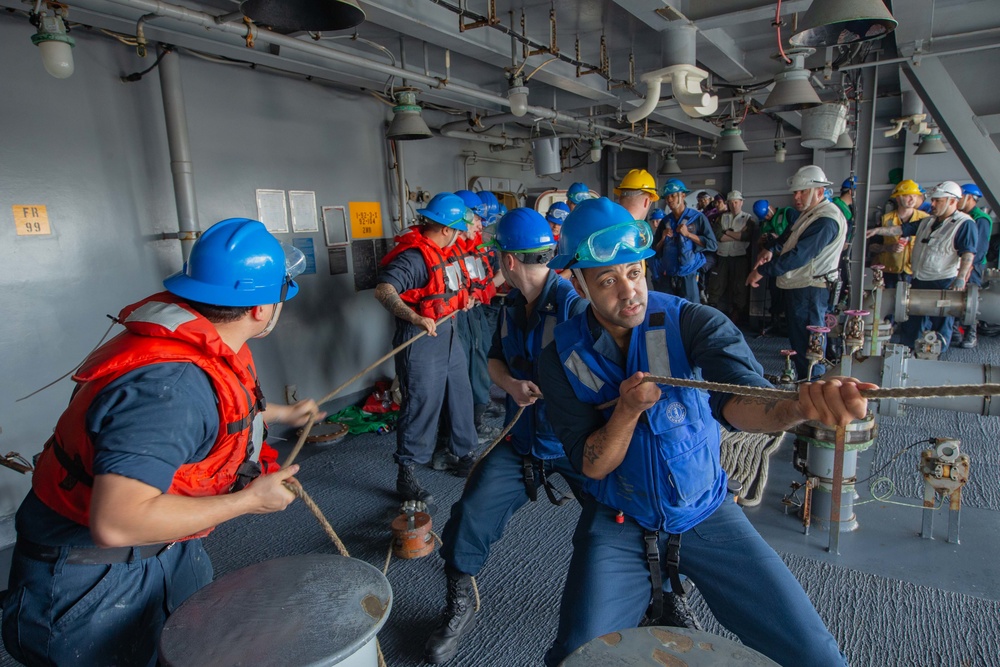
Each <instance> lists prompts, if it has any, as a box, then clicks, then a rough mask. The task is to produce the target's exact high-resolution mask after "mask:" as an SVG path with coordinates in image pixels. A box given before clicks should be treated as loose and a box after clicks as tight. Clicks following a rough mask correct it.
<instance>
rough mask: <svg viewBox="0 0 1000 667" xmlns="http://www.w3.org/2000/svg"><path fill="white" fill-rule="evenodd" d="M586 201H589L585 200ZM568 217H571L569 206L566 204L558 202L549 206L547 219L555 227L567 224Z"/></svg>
mask: <svg viewBox="0 0 1000 667" xmlns="http://www.w3.org/2000/svg"><path fill="white" fill-rule="evenodd" d="M584 201H587V200H586V199H585V200H584ZM567 215H569V206H568V205H567V204H566V203H565V202H561V201H557V202H556V203H554V204H552V206H549V210H548V212H547V213H546V214H545V219H546V220H548V221H549V222H551V223H552V224H553V225H561V224H563V223H564V222H566V216H567Z"/></svg>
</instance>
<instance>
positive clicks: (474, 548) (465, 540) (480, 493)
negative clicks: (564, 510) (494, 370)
mask: <svg viewBox="0 0 1000 667" xmlns="http://www.w3.org/2000/svg"><path fill="white" fill-rule="evenodd" d="M507 303H508V305H507V306H506V307H505V308H503V309H501V310H500V319H499V326H498V327H497V330H496V333H495V334H494V337H493V347H492V348H491V350H490V358H491V359H500V360H502V361H503V362H504V363H506V364H507V367H508V368H509V369H510V373H511V375H513V376H514V377H515V378H517V379H520V380H531V381H532V382H535V383H536V384H537V382H538V372H537V369H538V357H539V355H540V353H541V351H542V348H543V346H544V345H545V344H547V343H548V342H549V341H551V340H552V335H553V331H554V329H555V326H556V324H558V323H561V322H564V321H566V320H567V319H569V318H570V317H573V316H574V315H576V314H578V313H581V312H583V311H584V310H586V308H587V302H586V301H584V300H583V299H581V298H580V297H579V296H577V294H576V292H575V290H574V289H573V286H572V284H570V282H569V281H568V280H565V279H563V278H560V277H559V276H558V275H556V273H555V272H550V273H549V277H548V280H547V282H546V283H545V287H544V288H543V289H542V292H541V294H540V295H539V298H538V302H537V304H536V305H535V309H534V311H533V312H532V313H531V315H530V316H528V315H527V314H526V308H525V306H526V303H525V299H524V297H523V296H522V295H521V292H520V291H519V290H516V289H515V290H512V291H511V292H510V294H508V296H507ZM506 407H507V418H506V421H505V424H506V423H510V421H511V420H512V419H513V418H514V414H515V413H516V412H517V410H518V406H517V404H516V403H515V402H514V401H513V399H511V397H510V396H507V406H506ZM526 463H528V464H530V465H531V466H532V469H531V471H530V475H531V476H532V477H533V480H532V481H533V482H534V484H535V485H536V489H539V488H541V483H540V482H541V475H540V473H541V472H542V471H544V475H545V476H546V477H548V476H549V475H550V474H551V473H553V472H557V473H559V474H560V475H562V477H563V478H564V479H566V480H567V482H569V484H570V487H571V488H572V489H573V492H574V495H575V494H576V493H577V491H579V488H580V484H581V482H582V476H581V475H580V474H579V473H578V472H576V471H575V470H574V469H573V468H572V466H570V464H569V461H568V460H567V459H566V455H565V453H564V452H563V449H562V445H561V444H560V442H559V440H558V439H557V438H556V437H555V434H554V433H553V431H552V427H551V426H550V425H549V423H548V419H547V418H546V402H545V400H543V399H539V400H538V401H535V403H534V404H533V405H531V406H529V407H528V408H526V409H525V411H524V413H523V414H522V415H521V418H520V419H519V420H518V421H517V423H516V424H515V425H514V427H513V428H512V429H511V431H510V434H509V435H508V436H507V441H506V442H501V443H500V444H499V445H497V446H496V447H495V448H494V449H493V451H491V452H490V454H489V455H488V456H487V457H486V458H484V459H482V460H481V461H480V462H479V464H478V465H477V466H476V468H475V470H474V471H473V473H472V476H471V477H470V478H469V482H468V484H466V486H465V490H464V491H463V493H462V497H461V498H460V499H459V501H458V502H457V503H455V504H454V505H453V506H452V508H451V518H450V519H449V520H448V523H447V524H446V525H445V527H444V534H443V535H442V542H443V543H444V544H443V546H442V547H441V557H442V558H443V559H444V561H445V563H446V564H447V565H448V566H449V567H451V568H453V569H455V570H458V571H459V572H463V573H465V574H470V575H473V576H475V575H477V574H479V571H480V570H481V569H482V567H483V564H484V563H485V562H486V559H487V558H488V557H489V554H490V547H491V546H492V544H493V543H494V542H496V541H497V540H498V539H500V537H501V536H502V535H503V531H504V528H505V527H506V525H507V522H508V521H509V520H510V518H511V517H512V516H513V515H514V512H516V511H517V510H518V509H520V508H521V507H522V506H523V505H524V504H525V503H527V502H528V500H529V496H528V490H527V487H526V486H525V472H526V469H525V464H526Z"/></svg>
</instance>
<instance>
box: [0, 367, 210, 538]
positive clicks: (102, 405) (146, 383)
mask: <svg viewBox="0 0 1000 667" xmlns="http://www.w3.org/2000/svg"><path fill="white" fill-rule="evenodd" d="M216 403H217V401H216V398H215V392H214V391H213V390H212V384H211V381H210V380H209V379H208V376H207V375H206V374H205V372H204V371H203V370H201V369H200V368H198V367H197V366H196V365H195V364H191V363H185V362H179V363H162V364H152V365H150V366H144V367H142V368H139V369H136V370H134V371H131V372H129V373H126V374H125V375H123V376H121V377H120V378H118V379H117V380H115V381H113V382H111V383H109V384H108V385H107V386H106V387H105V388H104V389H103V390H102V391H101V393H99V394H98V395H97V397H96V398H95V399H94V402H93V403H91V405H90V407H89V408H88V410H87V415H86V425H87V431H88V433H89V434H90V437H91V440H92V442H93V443H94V475H95V476H96V475H107V474H115V475H121V476H122V477H128V478H129V479H134V480H137V481H140V482H142V483H144V484H148V485H149V486H152V487H155V488H157V489H159V490H160V491H161V492H163V493H166V491H167V489H169V488H170V485H171V483H172V482H173V478H174V474H175V473H176V472H177V469H178V468H180V467H181V466H182V465H184V464H185V463H194V462H196V461H201V460H202V459H204V458H205V457H206V456H207V455H208V453H209V452H210V451H211V449H212V446H213V445H214V444H215V441H216V438H217V437H218V433H219V412H218V409H217V407H216ZM15 526H16V528H17V534H18V535H19V536H21V537H23V538H25V539H28V540H30V541H32V542H35V543H37V544H46V545H52V546H64V545H66V546H93V545H94V542H93V540H92V539H91V537H90V529H89V528H88V527H87V526H81V525H80V524H78V523H76V522H75V521H71V520H70V519H67V518H66V517H64V516H62V515H61V514H58V513H57V512H55V511H54V510H52V509H50V508H49V507H48V506H47V505H45V504H44V503H43V502H42V501H41V500H39V499H38V497H37V496H36V495H35V494H34V492H30V493H29V494H28V495H27V497H26V498H25V499H24V502H23V503H21V507H20V508H19V509H18V511H17V516H16V518H15Z"/></svg>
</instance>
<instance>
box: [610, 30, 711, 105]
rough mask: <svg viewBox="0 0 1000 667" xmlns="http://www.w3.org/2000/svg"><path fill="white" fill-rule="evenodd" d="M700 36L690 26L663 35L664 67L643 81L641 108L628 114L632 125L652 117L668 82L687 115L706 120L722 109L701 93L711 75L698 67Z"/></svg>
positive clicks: (705, 94) (646, 76) (665, 32)
mask: <svg viewBox="0 0 1000 667" xmlns="http://www.w3.org/2000/svg"><path fill="white" fill-rule="evenodd" d="M697 34H698V30H697V28H695V26H694V25H692V24H689V23H684V24H680V25H677V26H674V27H671V28H668V29H666V30H664V31H663V32H662V33H661V35H662V39H661V42H660V43H661V46H662V52H663V64H664V65H665V67H664V68H662V69H658V70H656V71H653V72H647V73H646V74H643V75H642V76H641V77H640V80H641V81H643V82H644V83H645V84H646V98H645V100H644V101H643V103H642V104H641V105H639V106H638V107H636V108H635V109H632V110H631V111H629V112H628V114H627V117H628V121H629V122H630V123H637V122H639V121H640V120H642V119H644V118H646V117H647V116H649V114H651V113H653V111H654V110H655V109H656V106H657V104H659V103H660V88H661V87H662V84H663V82H665V81H666V82H669V83H670V85H671V88H672V90H673V96H674V99H675V100H677V102H678V103H679V104H680V106H681V109H682V110H683V111H684V113H686V114H687V115H689V116H691V117H693V118H703V117H705V116H710V115H711V114H713V113H715V111H716V110H717V109H718V108H719V98H718V97H717V96H714V95H710V94H709V93H706V92H704V91H703V90H702V89H701V82H702V81H704V80H705V79H707V78H708V72H706V71H705V70H703V69H701V68H699V67H696V66H695V62H696V61H695V38H696V36H697Z"/></svg>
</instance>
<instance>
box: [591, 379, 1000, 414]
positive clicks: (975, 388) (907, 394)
mask: <svg viewBox="0 0 1000 667" xmlns="http://www.w3.org/2000/svg"><path fill="white" fill-rule="evenodd" d="M642 381H643V382H655V383H656V384H665V385H669V386H671V387H688V388H691V389H704V390H706V391H718V392H723V393H726V394H735V395H737V396H756V397H758V398H773V399H778V400H781V399H787V400H796V399H798V397H799V392H797V391H789V390H787V389H770V388H767V387H745V386H743V385H739V384H727V383H724V382H706V381H704V380H686V379H684V378H668V377H660V376H658V375H647V376H646V377H644V378H643V379H642ZM860 393H861V397H862V398H867V399H869V400H878V399H882V398H937V397H952V396H997V395H1000V384H997V383H987V384H958V385H951V386H942V387H896V388H892V389H862V390H861V392H860ZM617 402H618V399H617V398H616V399H613V400H610V401H608V402H607V403H602V404H600V405H598V406H597V408H598V409H599V410H604V409H606V408H610V407H611V406H613V405H614V404H615V403H617Z"/></svg>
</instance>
